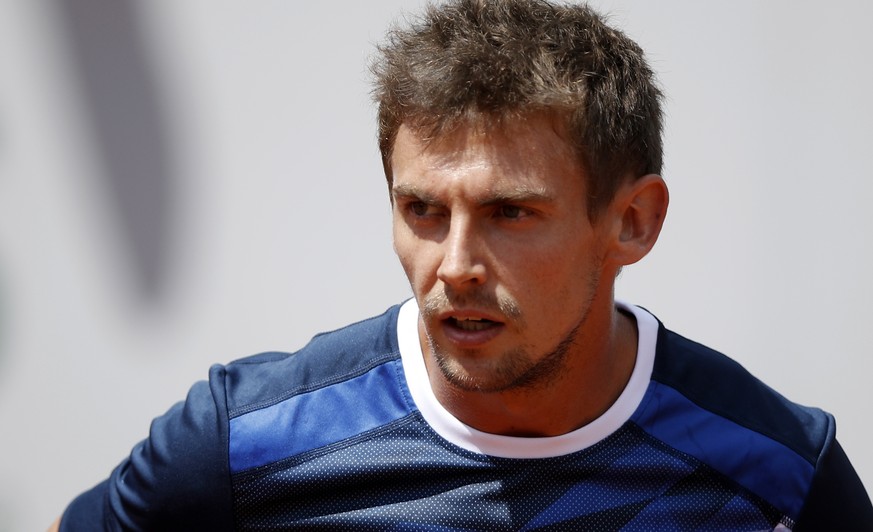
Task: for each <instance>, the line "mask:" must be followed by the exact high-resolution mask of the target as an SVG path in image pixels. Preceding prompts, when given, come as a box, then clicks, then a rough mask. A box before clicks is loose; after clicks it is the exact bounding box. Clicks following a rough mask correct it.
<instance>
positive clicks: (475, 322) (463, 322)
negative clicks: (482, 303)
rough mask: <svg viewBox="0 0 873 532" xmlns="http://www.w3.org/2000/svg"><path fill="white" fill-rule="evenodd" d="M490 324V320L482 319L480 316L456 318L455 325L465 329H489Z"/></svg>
mask: <svg viewBox="0 0 873 532" xmlns="http://www.w3.org/2000/svg"><path fill="white" fill-rule="evenodd" d="M490 324H491V322H490V321H487V320H482V319H480V318H457V319H455V325H457V327H458V328H459V329H463V330H465V331H483V330H485V329H487V328H488V327H489V325H490Z"/></svg>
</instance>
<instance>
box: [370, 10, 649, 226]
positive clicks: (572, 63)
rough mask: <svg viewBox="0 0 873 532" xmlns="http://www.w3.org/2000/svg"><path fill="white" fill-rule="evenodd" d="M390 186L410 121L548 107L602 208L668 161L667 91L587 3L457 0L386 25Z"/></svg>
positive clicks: (430, 133) (445, 124)
mask: <svg viewBox="0 0 873 532" xmlns="http://www.w3.org/2000/svg"><path fill="white" fill-rule="evenodd" d="M373 70H374V73H375V75H376V88H375V91H374V92H375V97H376V99H377V101H378V104H379V147H380V150H381V152H382V160H383V164H384V166H385V172H386V176H387V178H388V182H389V188H390V186H391V181H392V179H393V174H392V168H391V154H392V151H393V149H394V142H395V140H396V137H397V132H398V131H399V129H400V126H401V125H406V126H408V127H411V128H413V129H415V130H416V131H418V132H419V135H420V136H421V137H422V138H425V139H427V138H430V139H434V138H438V137H440V136H443V135H446V134H447V133H449V132H451V131H452V130H453V129H456V128H458V127H460V126H462V125H464V124H469V123H478V124H480V125H485V126H487V127H497V128H498V129H499V128H500V124H501V123H502V122H504V121H505V120H512V119H514V118H518V117H523V116H525V115H529V114H532V113H534V114H543V113H546V114H549V115H552V116H553V117H554V119H555V121H556V124H557V127H559V128H560V129H562V130H563V131H562V137H563V138H566V139H567V140H568V141H569V142H570V143H571V145H572V148H573V150H574V152H575V153H576V156H577V157H579V160H580V162H581V164H582V167H583V168H585V170H586V173H587V174H588V176H589V180H590V182H589V183H588V184H587V185H588V198H587V208H588V214H589V216H592V217H594V216H596V215H597V214H598V213H599V212H600V211H601V210H602V208H603V207H604V206H605V205H606V204H608V203H609V201H610V200H611V199H612V196H613V195H614V193H615V191H616V190H617V189H618V187H619V186H620V184H621V183H622V182H623V181H625V180H627V179H634V178H637V177H640V176H643V175H646V174H659V173H660V172H661V159H662V147H661V130H662V126H661V124H662V118H661V106H660V98H661V93H660V91H659V90H658V88H657V86H656V85H655V81H654V75H653V73H652V71H651V69H650V68H649V67H648V65H647V64H646V62H645V59H644V58H643V52H642V50H641V49H640V48H639V47H638V46H637V45H636V44H635V43H634V42H633V41H631V40H630V39H628V38H627V37H626V36H625V35H623V34H622V33H621V32H619V31H616V30H614V29H612V28H610V27H608V26H607V25H605V24H604V21H603V18H602V17H601V16H600V15H598V14H597V13H595V12H594V11H592V10H591V9H590V8H588V7H587V6H584V5H552V4H550V3H548V2H546V1H543V0H492V1H488V0H451V1H449V2H446V3H444V4H441V5H438V6H431V7H429V8H428V10H427V12H426V14H425V15H424V16H423V17H422V18H421V20H419V21H417V22H416V23H414V24H412V25H410V26H409V27H408V28H396V29H394V30H393V31H391V32H390V33H389V35H388V39H387V42H386V44H384V45H383V46H382V48H381V55H380V57H379V58H378V60H377V62H376V63H375V64H374V66H373Z"/></svg>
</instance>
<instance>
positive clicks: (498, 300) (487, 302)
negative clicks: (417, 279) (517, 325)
mask: <svg viewBox="0 0 873 532" xmlns="http://www.w3.org/2000/svg"><path fill="white" fill-rule="evenodd" d="M418 308H419V311H420V312H421V314H422V315H423V316H424V317H428V318H430V317H433V316H436V315H438V314H440V313H441V312H445V311H446V310H447V309H450V308H475V309H478V310H482V311H485V312H490V313H500V314H501V315H503V316H506V317H507V318H511V319H513V320H516V321H519V320H520V319H521V309H519V307H518V304H517V303H516V302H515V300H514V299H512V298H511V297H509V296H505V295H497V294H493V293H491V292H486V291H484V290H471V291H469V292H465V293H463V294H455V293H452V292H451V291H450V290H448V289H446V288H444V289H443V290H440V291H436V292H433V293H431V294H427V295H426V296H424V298H423V300H422V301H419V302H418Z"/></svg>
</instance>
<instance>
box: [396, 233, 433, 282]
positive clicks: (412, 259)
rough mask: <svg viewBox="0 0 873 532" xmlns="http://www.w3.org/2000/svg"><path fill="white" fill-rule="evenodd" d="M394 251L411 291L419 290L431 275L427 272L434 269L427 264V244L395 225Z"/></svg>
mask: <svg viewBox="0 0 873 532" xmlns="http://www.w3.org/2000/svg"><path fill="white" fill-rule="evenodd" d="M394 253H395V254H396V255H397V258H398V259H399V260H400V266H401V267H402V268H403V271H404V272H405V273H406V278H407V280H409V283H410V285H412V288H413V291H416V292H417V291H419V290H420V289H421V288H422V287H423V286H424V285H426V284H427V279H428V277H429V276H431V274H430V273H429V272H430V271H431V270H434V269H433V268H431V267H430V266H429V260H428V253H427V246H426V245H425V244H423V243H422V242H421V241H420V240H418V239H416V238H415V237H414V236H412V235H410V234H409V231H408V230H405V229H404V228H397V227H396V226H395V228H394ZM434 271H435V270H434Z"/></svg>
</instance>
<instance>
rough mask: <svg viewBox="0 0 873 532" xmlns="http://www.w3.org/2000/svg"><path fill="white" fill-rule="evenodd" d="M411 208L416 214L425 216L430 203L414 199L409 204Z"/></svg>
mask: <svg viewBox="0 0 873 532" xmlns="http://www.w3.org/2000/svg"><path fill="white" fill-rule="evenodd" d="M409 210H410V211H412V214H414V215H416V216H425V215H426V214H427V211H428V205H427V203H425V202H423V201H413V202H412V203H410V204H409Z"/></svg>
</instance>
